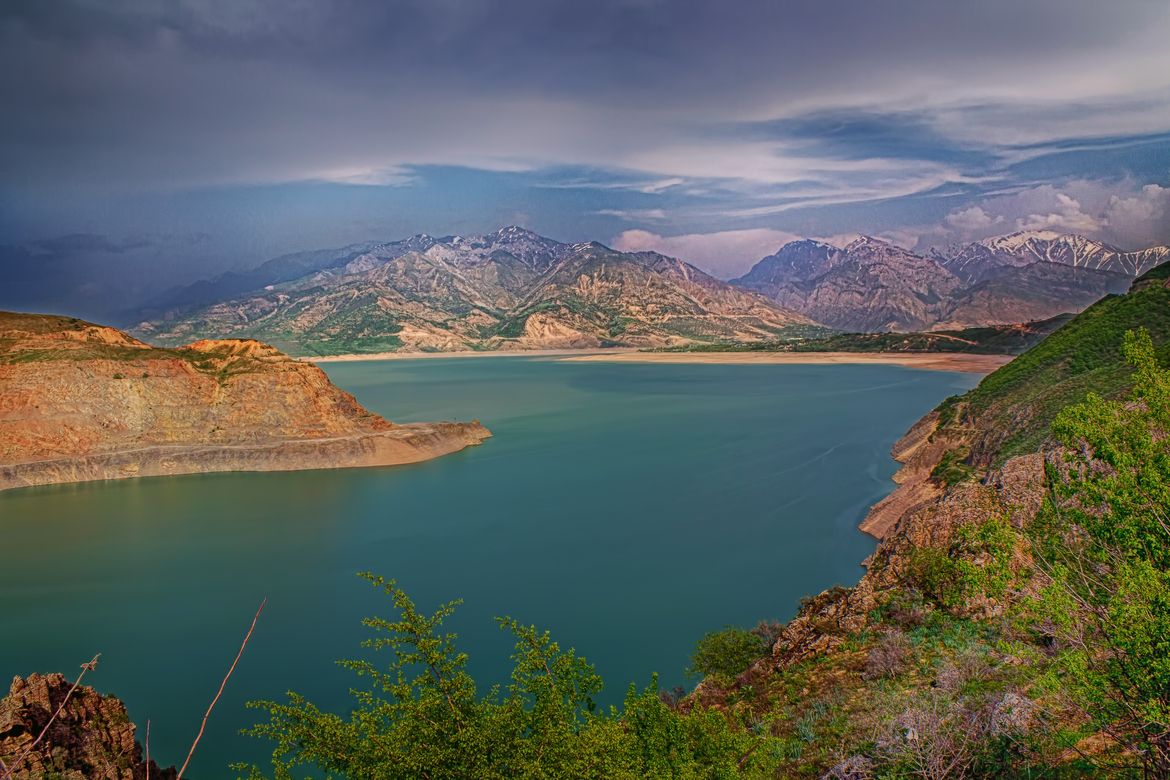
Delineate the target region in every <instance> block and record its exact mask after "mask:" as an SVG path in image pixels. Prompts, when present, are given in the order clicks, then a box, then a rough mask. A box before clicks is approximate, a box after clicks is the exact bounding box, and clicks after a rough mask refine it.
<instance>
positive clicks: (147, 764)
mask: <svg viewBox="0 0 1170 780" xmlns="http://www.w3.org/2000/svg"><path fill="white" fill-rule="evenodd" d="M144 766H145V767H146V780H150V718H147V719H146V762H145V764H144Z"/></svg>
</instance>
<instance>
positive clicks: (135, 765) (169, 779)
mask: <svg viewBox="0 0 1170 780" xmlns="http://www.w3.org/2000/svg"><path fill="white" fill-rule="evenodd" d="M71 687H72V686H71V684H70V682H69V681H68V680H67V679H65V676H64V675H61V674H45V675H42V674H30V675H29V676H28V677H27V678H21V677H14V678H13V679H12V685H11V686H10V687H9V689H8V695H7V696H5V697H4V698H3V699H0V759H2V760H3V761H4V764H5V766H6V771H5V777H12V778H13V779H14V780H24V779H25V778H50V777H51V778H61V779H62V780H83V778H90V777H103V778H109V779H110V780H145V778H148V777H152V778H156V780H174V778H175V777H177V776H178V772H177V771H176V770H175V768H174V767H173V766H172V767H168V768H166V769H161V768H159V766H158V764H157V763H155V762H154V761H153V760H149V759H146V758H144V757H143V750H142V744H141V743H140V742H139V741H138V734H137V731H138V730H137V728H136V727H135V725H134V724H133V723H131V722H130V717H129V715H128V714H127V712H126V705H125V704H123V703H122V702H121V701H119V700H118V699H116V698H114V697H113V696H103V695H102V694H100V693H98V692H97V691H95V690H94V689H93V688H90V687H89V686H88V685H82V686H79V687H78V688H77V690H75V691H73V692H72V695H71V694H70V688H71ZM58 710H60V714H57V715H56V717H54V714H55V713H57V711H58ZM42 731H43V732H44V733H45V738H44V739H43V740H41V741H40V742H38V741H37V737H38V735H40V734H41V732H42ZM18 757H20V758H19V763H18ZM9 773H11V774H9Z"/></svg>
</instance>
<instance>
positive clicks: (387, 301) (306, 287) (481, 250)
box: [135, 226, 814, 354]
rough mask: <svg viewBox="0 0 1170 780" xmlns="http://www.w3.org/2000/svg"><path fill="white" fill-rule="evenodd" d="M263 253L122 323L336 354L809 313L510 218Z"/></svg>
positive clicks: (784, 325) (670, 330)
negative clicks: (449, 232) (265, 257)
mask: <svg viewBox="0 0 1170 780" xmlns="http://www.w3.org/2000/svg"><path fill="white" fill-rule="evenodd" d="M265 266H267V267H265ZM265 266H261V267H260V268H258V269H256V271H253V272H249V273H248V274H240V275H235V276H233V277H231V278H225V277H220V280H217V281H216V282H214V283H212V284H213V285H218V286H219V288H222V289H225V290H226V289H232V288H233V286H235V287H238V286H240V285H242V284H245V283H246V284H249V285H251V289H249V290H246V291H242V292H238V293H233V294H232V295H231V296H230V297H228V298H227V299H226V300H224V299H220V300H217V301H215V302H212V303H210V304H208V303H207V302H206V301H205V300H204V299H203V297H201V296H202V295H203V293H204V290H203V289H194V288H187V293H182V292H181V291H177V292H176V294H175V295H173V296H172V299H173V300H172V303H173V305H172V306H171V307H170V308H169V309H168V312H169V313H168V314H166V315H164V316H162V317H159V318H157V319H153V320H151V321H147V322H143V323H142V324H140V325H139V326H138V327H137V328H136V329H135V331H136V332H138V333H141V334H143V335H149V336H150V338H152V339H154V340H156V341H161V342H162V343H164V344H172V343H180V342H184V341H189V340H190V339H191V338H194V337H207V338H210V337H256V338H262V339H265V340H268V341H270V342H272V343H275V344H277V345H278V346H280V347H281V348H283V349H286V350H292V351H296V352H300V353H302V354H306V353H307V354H338V353H347V352H377V351H396V350H426V351H459V350H467V349H535V348H579V347H602V346H618V345H628V346H649V347H655V346H674V345H681V344H687V343H709V342H720V341H725V342H731V341H746V342H753V341H769V340H775V339H777V338H780V337H781V336H782V335H783V334H785V333H787V332H790V331H791V330H792V329H794V328H795V329H808V328H813V327H814V324H813V322H812V321H811V320H810V319H809V318H808V317H806V316H804V315H802V314H798V313H796V312H792V311H788V310H786V309H784V308H783V307H781V306H778V305H776V304H775V303H772V302H770V301H768V300H767V299H765V298H764V297H762V296H760V295H758V294H756V293H753V292H750V291H746V290H742V289H739V288H736V287H733V286H731V285H729V284H728V283H726V282H723V281H720V280H718V279H715V278H714V277H712V276H710V275H708V274H706V273H704V272H703V271H701V270H699V269H698V268H696V267H694V266H692V265H689V264H687V263H684V262H683V261H681V260H677V259H674V258H668V257H666V256H664V255H659V254H656V253H653V252H639V253H625V252H618V251H616V250H613V249H610V248H609V247H606V246H603V245H601V244H598V243H595V242H590V243H581V244H564V243H561V242H559V241H554V240H552V239H549V238H545V237H543V236H540V235H537V234H536V233H533V232H532V231H529V230H525V229H523V228H519V227H515V226H511V227H506V228H501V229H500V230H497V231H495V232H493V233H489V234H487V235H483V236H470V237H464V236H448V237H444V238H433V237H431V236H427V235H417V236H413V237H411V238H409V239H406V240H404V241H398V242H391V243H377V244H369V245H353V246H352V247H348V248H346V249H343V250H336V251H333V252H322V253H310V254H309V255H304V256H290V257H289V258H278V260H277V261H272V263H271V264H265ZM290 269H291V270H290ZM296 271H301V272H302V273H300V274H299V275H297V276H294V277H293V278H288V277H289V275H290V273H295V272H296ZM184 298H186V299H187V301H189V302H187V303H184Z"/></svg>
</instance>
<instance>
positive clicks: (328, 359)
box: [299, 347, 637, 363]
mask: <svg viewBox="0 0 1170 780" xmlns="http://www.w3.org/2000/svg"><path fill="white" fill-rule="evenodd" d="M636 352H637V350H636V349H635V348H634V347H611V348H609V349H497V350H483V351H473V350H467V351H466V352H371V353H368V354H360V355H321V356H319V357H302V358H299V360H304V361H306V362H309V363H349V362H351V361H355V360H424V359H428V358H441V359H446V358H486V357H573V356H577V357H585V356H589V355H606V354H610V353H613V354H621V355H624V354H628V353H636Z"/></svg>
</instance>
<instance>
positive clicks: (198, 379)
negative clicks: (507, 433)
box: [0, 313, 489, 489]
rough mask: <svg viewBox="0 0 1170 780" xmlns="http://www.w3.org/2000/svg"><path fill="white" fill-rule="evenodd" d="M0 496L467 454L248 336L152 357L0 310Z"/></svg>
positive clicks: (446, 435)
mask: <svg viewBox="0 0 1170 780" xmlns="http://www.w3.org/2000/svg"><path fill="white" fill-rule="evenodd" d="M0 386H2V387H3V388H4V392H3V395H2V396H0V489H4V488H11V487H21V486H25V485H39V484H46V483H52V482H74V481H83V480H90V479H114V478H118V477H131V476H151V475H158V474H181V473H189V472H200V471H237V470H239V471H283V470H295V469H306V468H334V467H342V466H366V465H391V464H396V463H409V462H413V461H418V460H426V459H429V458H432V457H436V456H438V455H442V454H446V453H449V452H454V451H456V450H459V449H462V448H463V447H465V446H468V445H470V444H477V443H479V442H480V441H482V440H483V439H484V438H486V437H487V436H488V435H489V434H488V433H487V431H486V429H484V428H483V427H482V426H481V425H479V424H478V423H466V424H465V423H436V424H415V425H395V424H394V423H391V422H388V421H387V420H384V419H383V418H381V417H379V416H378V415H376V414H372V413H371V412H368V411H366V410H365V409H364V408H362V406H361V405H360V404H359V403H358V402H357V400H356V399H354V397H353V396H351V395H350V394H349V393H346V392H344V391H343V390H340V389H339V388H337V387H336V386H334V385H333V384H332V383H331V382H330V381H329V378H328V377H327V376H326V375H325V373H324V372H323V371H321V370H320V369H318V368H317V367H316V366H313V365H311V364H307V363H302V362H298V361H295V360H292V359H290V358H288V357H287V356H285V355H283V354H282V353H280V352H278V351H277V350H276V349H274V348H273V347H270V346H268V345H266V344H262V343H260V342H258V341H253V340H227V341H207V340H205V341H197V342H195V343H192V344H189V345H187V346H185V347H181V348H178V349H156V348H154V347H151V346H149V345H147V344H145V343H143V342H141V341H139V340H137V339H134V338H132V337H129V336H127V335H126V334H124V333H122V332H120V331H118V330H115V329H113V328H108V327H103V326H100V325H93V324H91V323H87V322H83V321H81V320H76V319H69V318H64V317H53V316H48V315H35V314H11V313H0Z"/></svg>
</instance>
